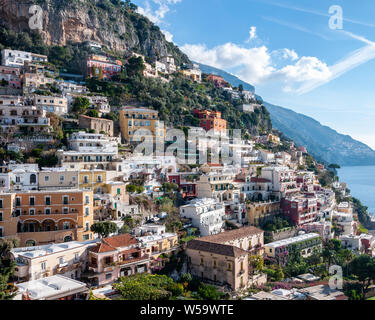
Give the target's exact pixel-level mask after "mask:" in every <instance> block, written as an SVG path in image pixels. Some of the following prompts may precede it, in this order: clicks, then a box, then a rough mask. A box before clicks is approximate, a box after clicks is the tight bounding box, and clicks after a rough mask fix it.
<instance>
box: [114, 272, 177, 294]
mask: <svg viewBox="0 0 375 320" xmlns="http://www.w3.org/2000/svg"><path fill="white" fill-rule="evenodd" d="M119 280H120V281H119V283H115V284H114V285H113V287H114V288H115V289H116V290H118V291H119V292H120V293H121V295H122V298H123V299H124V300H169V299H170V298H172V297H174V296H179V295H181V294H182V293H183V286H182V284H178V283H175V282H174V281H173V279H172V278H170V277H167V276H166V275H156V274H154V275H151V274H137V275H133V276H129V277H123V278H120V279H119Z"/></svg>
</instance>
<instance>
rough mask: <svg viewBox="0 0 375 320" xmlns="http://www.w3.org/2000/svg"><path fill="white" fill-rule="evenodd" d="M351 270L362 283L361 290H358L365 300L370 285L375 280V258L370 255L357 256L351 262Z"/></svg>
mask: <svg viewBox="0 0 375 320" xmlns="http://www.w3.org/2000/svg"><path fill="white" fill-rule="evenodd" d="M349 271H350V273H351V274H352V275H354V276H355V278H356V279H357V280H358V282H359V283H360V291H359V292H358V291H356V292H357V295H358V294H359V295H360V297H361V300H364V299H365V296H366V293H367V291H368V289H369V287H370V285H371V284H372V283H373V281H374V280H375V258H372V257H370V256H368V255H360V256H357V257H355V258H354V259H353V260H352V261H351V262H350V263H349Z"/></svg>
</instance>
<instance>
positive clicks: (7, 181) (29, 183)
mask: <svg viewBox="0 0 375 320" xmlns="http://www.w3.org/2000/svg"><path fill="white" fill-rule="evenodd" d="M3 168H5V167H3ZM2 171H6V172H1V173H0V181H1V182H2V183H1V187H2V189H3V190H10V189H13V190H17V191H27V190H37V189H38V173H39V169H38V165H37V164H26V163H24V164H15V163H11V164H8V166H7V169H6V170H2Z"/></svg>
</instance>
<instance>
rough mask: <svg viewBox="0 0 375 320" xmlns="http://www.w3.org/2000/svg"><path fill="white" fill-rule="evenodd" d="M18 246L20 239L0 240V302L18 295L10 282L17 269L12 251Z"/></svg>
mask: <svg viewBox="0 0 375 320" xmlns="http://www.w3.org/2000/svg"><path fill="white" fill-rule="evenodd" d="M18 244H19V241H18V239H0V300H12V299H13V298H14V296H15V295H16V292H15V290H14V288H13V287H12V286H11V285H9V283H8V282H9V278H10V277H11V276H12V275H13V272H14V269H15V267H16V263H15V262H14V260H13V259H12V258H11V254H10V251H11V250H12V249H13V248H15V247H17V246H18Z"/></svg>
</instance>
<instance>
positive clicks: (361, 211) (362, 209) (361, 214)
mask: <svg viewBox="0 0 375 320" xmlns="http://www.w3.org/2000/svg"><path fill="white" fill-rule="evenodd" d="M352 202H353V206H354V212H356V213H357V215H358V220H359V222H360V223H361V224H362V225H363V226H364V227H365V228H366V227H369V226H370V225H371V217H370V214H369V213H368V211H367V210H368V207H366V206H364V205H363V204H362V203H361V201H360V200H359V199H357V198H354V197H352Z"/></svg>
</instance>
